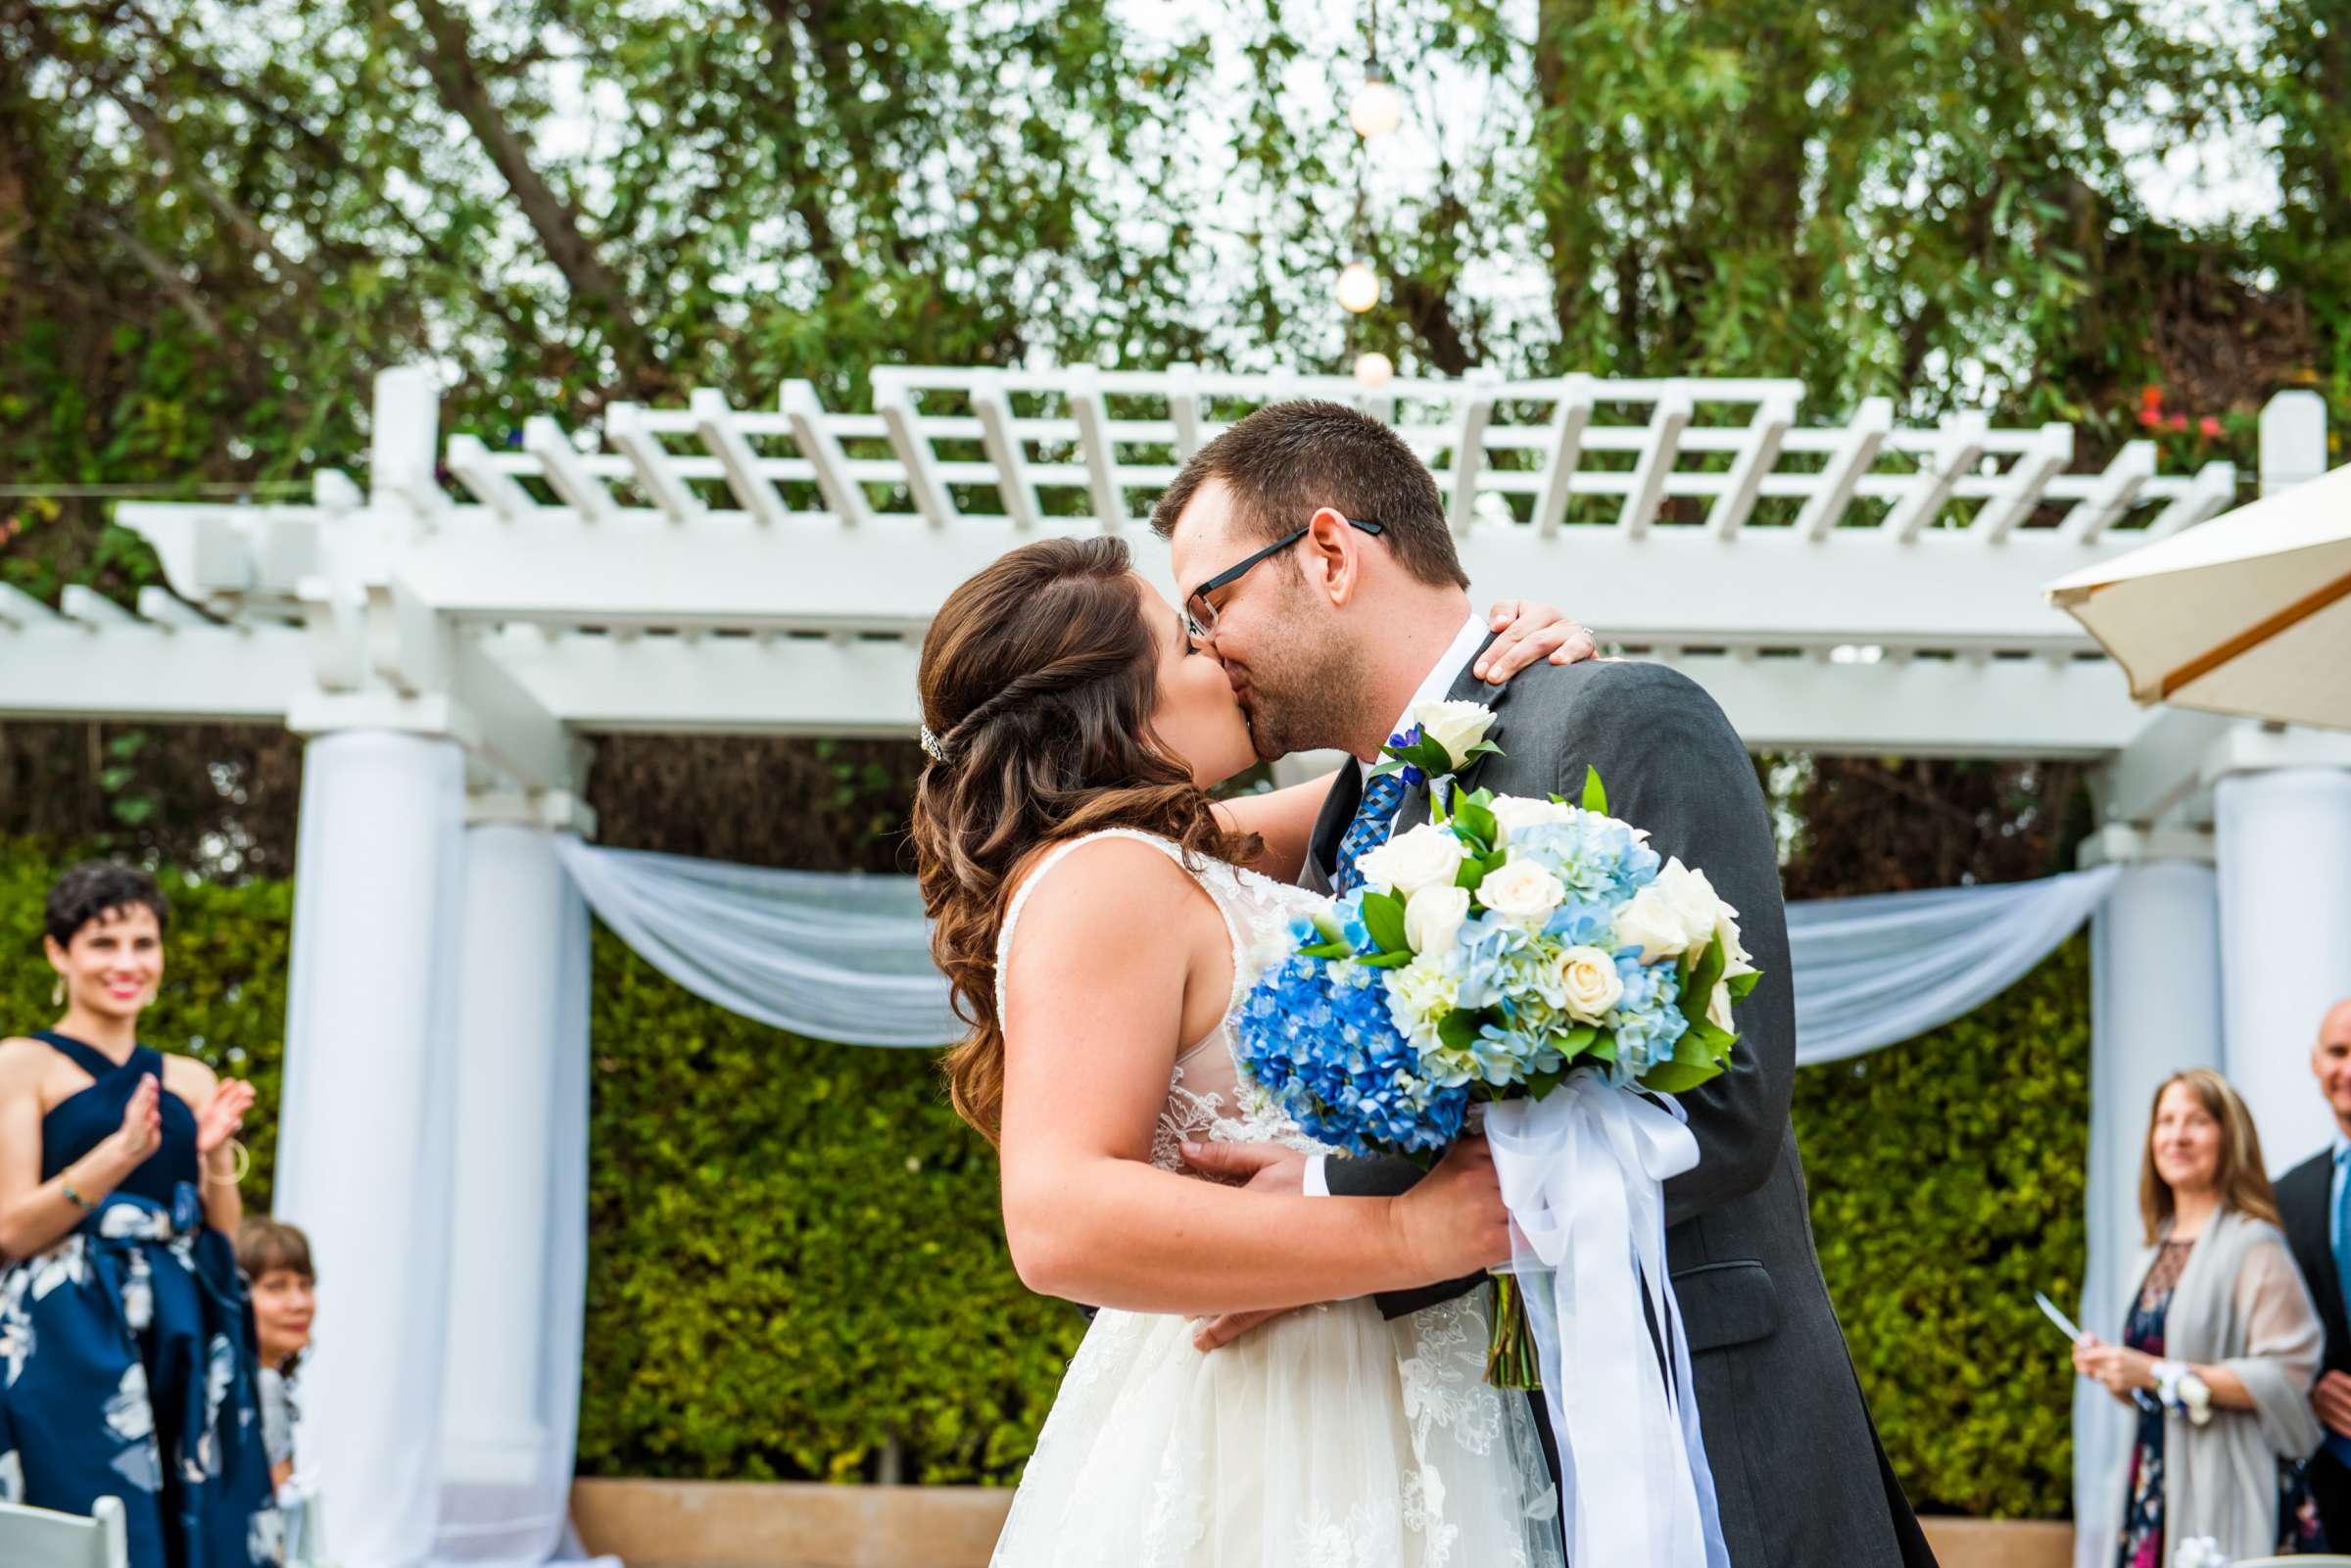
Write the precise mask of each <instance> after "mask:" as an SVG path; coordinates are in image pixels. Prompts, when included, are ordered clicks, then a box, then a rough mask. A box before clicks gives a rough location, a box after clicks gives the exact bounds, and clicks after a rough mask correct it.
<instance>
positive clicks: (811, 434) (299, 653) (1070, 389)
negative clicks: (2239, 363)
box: [0, 366, 2235, 784]
mask: <svg viewBox="0 0 2351 1568" xmlns="http://www.w3.org/2000/svg"><path fill="white" fill-rule="evenodd" d="M872 393H873V399H872V401H873V405H874V411H873V412H871V413H844V412H835V411H832V410H829V409H827V408H826V407H824V406H823V404H822V403H821V402H820V400H819V399H818V397H817V395H816V393H815V391H814V389H813V388H812V387H810V386H809V385H808V384H806V383H802V382H794V383H791V384H788V385H787V386H786V387H785V388H784V390H783V393H782V396H781V397H780V399H779V401H778V406H777V407H776V408H774V409H773V410H766V409H740V408H736V407H733V406H731V405H730V404H728V403H727V402H726V400H725V399H724V398H722V397H720V396H719V395H717V394H715V393H708V392H697V393H696V394H694V395H693V396H692V397H691V398H690V399H689V400H688V402H687V404H686V405H685V406H683V407H665V408H649V407H639V406H636V405H631V404H619V405H615V406H613V407H611V408H610V409H609V410H607V413H606V417H605V418H604V420H603V424H602V428H601V430H600V432H599V435H600V440H599V441H598V442H596V443H592V444H583V443H582V442H580V441H578V440H576V439H575V438H574V437H573V436H572V435H571V434H569V433H567V432H566V431H564V430H563V429H562V428H561V427H560V426H559V425H558V424H556V423H555V421H554V420H553V419H552V418H549V417H539V418H533V419H531V420H529V421H528V422H527V423H526V424H525V425H524V427H523V429H522V430H521V431H520V432H519V433H518V436H517V437H516V439H514V440H513V441H512V442H511V443H510V444H507V445H502V446H499V447H492V446H489V445H486V444H485V443H484V442H483V441H481V440H480V439H478V438H476V437H473V436H469V435H457V436H454V437H451V438H450V439H449V440H448V441H447V442H446V444H445V445H442V444H441V443H440V438H439V436H438V428H437V411H436V405H435V399H434V394H433V389H432V386H431V383H430V381H429V380H428V379H427V377H426V376H425V374H424V373H423V372H421V371H414V370H408V371H394V372H389V373H387V375H386V376H385V377H384V378H383V379H382V381H381V382H380V383H379V386H378V390H377V398H376V403H375V407H374V410H373V411H374V441H375V453H374V458H373V463H372V474H371V477H372V479H373V483H374V490H373V493H372V494H371V495H367V496H362V495H361V494H360V491H359V489H358V488H357V487H356V486H354V485H352V484H351V483H350V482H349V481H347V480H344V479H343V478H342V477H341V476H339V475H334V474H324V475H321V476H320V477H319V480H318V484H317V487H316V496H315V499H314V501H313V503H312V504H310V505H306V506H275V505H204V504H178V503H173V504H129V505H124V506H123V507H122V508H121V510H120V517H121V520H122V521H123V522H124V523H126V524H127V525H128V526H130V527H132V528H134V529H137V530H138V531H139V532H141V533H142V534H144V535H145V536H147V537H148V538H149V539H150V540H152V541H153V542H154V543H155V545H156V546H157V548H158V550H159V552H160V553H161V555H162V557H163V560H164V563H165V567H166V571H167V575H168V579H169V581H170V584H171V587H172V589H173V590H175V591H176V593H177V594H179V595H180V598H181V599H184V600H185V601H186V602H185V603H182V602H180V601H179V600H175V599H173V598H171V597H170V596H169V595H150V596H148V597H147V598H144V599H143V600H142V602H141V605H140V610H139V614H138V615H137V616H132V615H131V614H129V612H125V611H120V610H118V609H117V608H116V607H115V606H113V605H112V604H110V603H107V602H106V601H103V600H96V599H94V597H93V596H91V595H86V594H82V595H76V596H74V597H72V598H70V599H69V601H68V602H67V603H66V604H65V605H64V606H63V607H62V609H63V613H62V614H52V613H51V612H49V611H48V610H46V609H45V608H44V607H42V606H39V605H36V604H33V603H31V602H30V601H28V600H25V599H24V598H23V596H22V595H17V596H15V597H12V598H8V599H0V714H25V713H53V712H62V711H75V712H88V711H99V712H109V713H116V712H119V713H124V714H133V713H135V714H139V715H143V716H147V717H171V716H187V717H197V716H206V717H215V716H216V717H261V716H264V715H268V714H280V713H282V714H285V715H287V716H288V717H289V718H290V719H291V720H292V722H294V723H296V724H297V726H298V727H305V728H315V727H322V726H331V725H335V724H340V723H352V722H396V721H405V722H410V723H415V724H419V725H421V724H427V723H433V724H441V723H446V724H447V725H448V726H449V727H451V728H452V729H453V731H454V732H455V733H459V734H462V735H465V736H467V737H468V738H469V739H471V740H473V741H474V743H475V744H476V745H477V747H478V748H479V749H481V750H482V751H483V752H484V754H485V755H488V756H490V757H491V759H492V760H493V761H494V762H496V763H497V765H498V766H499V767H501V768H503V769H504V770H506V771H508V772H510V773H512V774H514V775H515V776H516V777H517V778H518V779H520V780H521V781H522V782H524V783H526V784H545V783H549V782H551V781H552V780H553V779H555V778H559V777H560V776H561V775H562V774H563V773H564V772H565V771H566V769H567V767H568V762H567V760H566V759H567V757H568V755H569V750H568V748H569V746H570V744H571V737H572V736H574V735H575V734H578V733H594V732H597V731H606V730H624V729H626V730H676V731H694V730H704V731H707V730H720V731H739V732H769V733H772V732H802V733H807V732H818V733H822V732H831V733H858V734H888V733H905V732H907V731H910V730H911V729H912V727H913V725H914V722H915V713H914V705H913V666H914V656H915V647H916V642H917V641H918V640H919V637H920V634H921V631H922V629H923V627H924V626H925V625H926V624H927V622H928V619H929V617H930V614H931V612H932V610H933V609H934V608H935V607H936V605H937V604H938V603H939V602H940V600H941V599H942V598H943V597H944V596H945V594H947V592H948V591H949V590H950V589H952V588H953V587H954V586H955V585H956V584H957V583H959V582H961V581H962V580H963V579H964V578H966V577H968V576H969V575H971V574H972V573H973V572H975V571H977V570H978V569H979V568H980V567H982V566H983V565H984V564H985V563H986V562H987V561H989V560H990V559H992V558H993V557H994V556H995V555H997V554H998V553H1000V552H1001V551H1003V550H1005V549H1007V548H1009V547H1012V546H1015V545H1017V544H1019V543H1021V542H1023V541H1025V540H1028V539H1033V538H1037V537H1041V536H1043V535H1046V534H1052V533H1064V534H1066V533H1091V532H1096V531H1113V532H1121V533H1126V534H1128V535H1130V536H1132V537H1133V538H1134V540H1135V546H1136V548H1135V553H1136V557H1137V561H1138V564H1140V565H1141V566H1142V567H1143V568H1144V570H1145V571H1146V572H1148V573H1150V574H1151V575H1153V576H1155V577H1157V578H1158V579H1159V580H1160V582H1161V584H1162V586H1163V587H1164V588H1172V587H1173V585H1172V584H1169V583H1168V582H1167V581H1166V565H1165V563H1166V552H1165V550H1164V548H1163V547H1162V546H1160V545H1159V544H1158V543H1157V542H1156V541H1155V540H1153V539H1151V538H1150V537H1149V535H1148V534H1147V533H1145V532H1144V531H1143V526H1142V520H1143V518H1144V516H1145V515H1146V514H1147V512H1148V509H1149V505H1150V502H1151V499H1153V498H1154V497H1155V496H1156V494H1157V493H1158V492H1159V490H1160V489H1162V488H1163V487H1164V486H1165V485H1166V484H1167V482H1168V481H1169V480H1170V479H1172V478H1173V477H1174V475H1175V473H1176V468H1177V467H1178V466H1179V465H1180V463H1181V462H1182V460H1183V458H1184V457H1185V456H1187V455H1188V454H1189V453H1190V452H1191V451H1195V450H1197V448H1198V447H1199V445H1200V444H1201V443H1203V442H1205V441H1207V440H1209V439H1210V438H1212V437H1213V436H1214V435H1215V434H1216V433H1217V432H1219V431H1220V430H1222V429H1223V428H1225V427H1226V426H1227V425H1228V424H1229V423H1231V421H1233V420H1234V419H1236V418H1238V417H1239V416H1240V415H1241V414H1243V413H1245V412H1246V411H1248V410H1249V409H1251V408H1253V407H1256V406H1258V405H1261V404H1265V403H1267V402H1271V401H1276V400H1280V399H1285V398H1293V397H1309V396H1311V397H1325V398H1331V399H1335V400H1339V401H1343V402H1349V403H1353V404H1358V405H1359V406H1364V407H1366V408H1367V409H1368V410H1369V411H1372V412H1374V413H1376V414H1378V415H1380V416H1381V417H1384V418H1386V419H1388V420H1389V421H1390V422H1391V423H1393V424H1394V425H1395V427H1396V428H1397V429H1398V430H1399V431H1400V432H1401V433H1402V434H1403V435H1404V437H1405V438H1406V440H1407V441H1408V442H1410V443H1411V444H1412V446H1413V447H1414V449H1415V451H1418V452H1419V453H1420V454H1421V456H1422V457H1423V458H1424V459H1426V460H1427V461H1428V463H1429V465H1430V467H1431V468H1432V470H1433V471H1434V472H1435V473H1436V475H1437V479H1438V482H1439V484H1440V486H1441V487H1442V489H1443V492H1444V495H1445V497H1446V501H1447V505H1448V507H1449V510H1450V514H1451V517H1452V519H1453V525H1454V528H1455V531H1456V533H1457V536H1458V541H1459V546H1460V548H1461V552H1462V555H1463V562H1464V564H1465V565H1466V566H1467V568H1468V569H1469V571H1470V574H1471V577H1472V579H1473V582H1474V584H1475V587H1474V589H1473V593H1475V594H1478V595H1480V596H1483V597H1487V598H1491V597H1499V596H1504V595H1521V596H1537V597H1546V598H1551V599H1554V600H1557V601H1558V602H1559V603H1562V604H1564V605H1566V606H1568V607H1569V608H1570V609H1571V610H1572V611H1574V612H1575V613H1576V614H1577V615H1578V616H1579V617H1580V618H1582V619H1583V620H1585V621H1587V622H1588V623H1590V624H1592V625H1594V626H1596V627H1598V628H1599V629H1600V630H1601V631H1602V633H1603V634H1604V636H1606V637H1607V638H1608V639H1609V640H1610V641H1614V642H1616V643H1617V644H1619V645H1620V646H1622V647H1624V648H1626V649H1628V650H1630V651H1636V652H1640V653H1644V654H1647V655H1649V656H1652V657H1659V658H1664V659H1667V660H1671V661H1673V662H1676V663H1678V664H1681V665H1682V666H1683V667H1684V668H1686V669H1688V670H1689V671H1690V673H1692V674H1693V675H1694V676H1696V677H1697V678H1698V679H1699V680H1701V681H1702V682H1703V683H1704V684H1705V685H1706V686H1707V687H1708V688H1709V689H1712V690H1713V691H1714V692H1715V693H1716V695H1717V697H1718V698H1719V699H1720V700H1721V701H1722V702H1723V704H1724V706H1725V708H1726V709H1727V710H1728V711H1729V712H1730V714H1731V715H1732V718H1733V720H1734V722H1736V723H1738V724H1739V725H1740V727H1741V730H1742V733H1743V734H1745V735H1746V736H1748V738H1749V740H1750V742H1751V744H1754V745H1756V746H1758V747H1769V748H1782V747H1812V748H1816V749H1832V750H1861V751H1904V752H1911V753H1962V754H1998V753H2037V754H2074V755H2096V754H2100V753H2104V752H2107V751H2111V750H2113V749H2114V748H2116V747H2118V746H2120V745H2121V744H2123V743H2124V742H2125V741H2126V740H2128V739H2129V738H2130V736H2132V735H2134V734H2135V732H2136V731H2137V730H2138V729H2139V728H2140V726H2141V725H2142V723H2143V718H2142V716H2141V715H2140V714H2138V713H2137V712H2136V710H2135V709H2134V708H2133V707H2132V706H2131V704H2130V701H2129V699H2128V697H2127V695H2126V694H2125V691H2124V689H2123V683H2122V682H2121V680H2120V679H2119V677H2118V676H2117V675H2116V673H2115V671H2114V670H2113V669H2112V667H2111V666H2110V665H2108V664H2106V663H2105V661H2104V660H2103V659H2102V657H2100V656H2099V655H2098V654H2097V653H2096V651H2095V648H2094V646H2093V645H2092V644H2091V643H2090V641H2088V639H2087V637H2086V636H2085V635H2084V634H2083V633H2082V631H2081V630H2080V628H2079V627H2077V626H2076V625H2075V624H2074V623H2073V622H2072V621H2071V620H2070V619H2069V618H2067V617H2065V616H2064V615H2062V614H2061V613H2059V612H2057V611H2054V610H2052V609H2050V608H2048V607H2047V606H2046V605H2045V604H2044V602H2043V601H2042V597H2041V594H2040V592H2039V590H2040V585H2041V584H2043V583H2045V582H2047V581H2049V580H2051V579H2052V578H2055V577H2057V576H2060V575H2062V574H2063V573H2065V572H2067V571H2069V570H2073V569H2075V568H2076V567H2078V566H2081V565H2084V564H2087V563H2089V562H2091V561H2094V560H2095V559H2097V558H2099V556H2100V555H2102V554H2103V553H2105V552H2108V551H2112V550H2116V549H2119V548H2123V547H2127V546H2130V545H2132V544H2135V543H2137V542H2140V541H2143V540H2145V539H2148V538H2152V537H2157V536H2160V535H2163V534H2167V533H2171V532H2176V531H2177V530H2179V529H2182V528H2185V527H2188V526H2190V525H2192V524H2194V523H2196V522H2199V521H2201V520H2203V519H2204V518H2206V517H2209V516H2211V515H2212V514H2213V513H2215V512H2217V511H2219V510H2221V509H2223V508H2224V507H2226V506H2227V505H2229V504H2230V503H2231V500H2232V499H2233V498H2234V494H2235V474H2234V472H2233V471H2232V470H2231V468H2230V467H2229V466H2228V465H2226V464H2217V463H2216V464H2211V465H2208V466H2206V467H2204V468H2203V469H2201V470H2199V471H2197V472H2194V473H2183V474H2165V473H2159V472H2158V471H2157V464H2156V460H2155V451H2154V448H2153V447H2152V445H2151V444H2148V443H2143V442H2134V443H2131V444H2130V445H2128V446H2126V447H2125V448H2123V450H2122V451H2120V452H2119V453H2118V454H2116V455H2115V456H2114V457H2113V458H2112V460H2111V461H2109V462H2107V463H2106V464H2105V465H2104V466H2103V467H2100V468H2091V469H2086V470H2085V469H2080V468H2079V466H2078V465H2077V463H2076V461H2075V457H2076V452H2075V442H2074V436H2073V432H2072V430H2071V428H2070V427H2068V426H2064V425H2044V426H2041V427H2039V428H2037V429H2015V430H2012V429H1996V428H1991V427H1990V426H1988V425H1987V424H1986V423H1985V422H1984V421H1983V420H1982V419H1981V418H1980V417H1961V418H1957V419H1953V420H1951V421H1949V422H1946V423H1943V424H1941V425H1935V426H1926V427H1913V426H1906V425H1899V424H1897V423H1895V420H1894V417H1893V408H1892V404H1890V403H1888V402H1886V401H1885V400H1872V401H1871V402H1869V403H1866V404H1863V406H1862V407H1861V408H1860V409H1859V410H1858V411H1857V412H1856V413H1855V414H1854V416H1853V417H1852V418H1850V419H1849V420H1846V421H1843V422H1836V423H1807V422H1804V421H1803V420H1801V419H1800V417H1799V413H1800V407H1801V399H1802V388H1801V386H1800V385H1799V384H1798V383H1795V382H1790V381H1776V380H1740V381H1723V380H1715V381H1700V380H1670V381H1606V380H1599V379H1595V378H1592V377H1587V376H1567V377H1562V378H1557V379H1549V380H1539V381H1502V380H1496V379H1486V378H1468V379H1463V380H1412V381H1397V382H1393V383H1391V384H1390V385H1388V386H1387V387H1384V388H1382V389H1380V391H1379V392H1378V393H1376V394H1372V393H1367V392H1366V391H1365V389H1363V388H1362V387H1360V386H1358V385H1357V384H1356V383H1355V382H1353V381H1350V380H1341V379H1336V378H1314V377H1298V376H1285V375H1244V374H1219V373H1210V372H1205V371H1193V370H1187V369H1183V368H1177V369H1173V370H1166V371H1099V372H1098V371H1093V370H1090V369H1084V368H1078V369H1060V370H1025V371H999V370H987V369H954V368H936V367H913V366H906V367H887V368H884V369H881V370H877V371H876V372H875V373H874V376H873V379H872ZM189 604H193V605H197V606H200V607H201V608H202V609H203V611H204V612H205V613H204V614H203V615H197V614H195V613H194V612H193V611H191V610H190V609H189V608H188V605H189Z"/></svg>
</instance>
